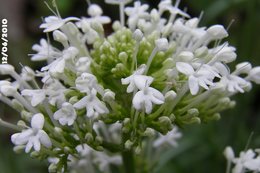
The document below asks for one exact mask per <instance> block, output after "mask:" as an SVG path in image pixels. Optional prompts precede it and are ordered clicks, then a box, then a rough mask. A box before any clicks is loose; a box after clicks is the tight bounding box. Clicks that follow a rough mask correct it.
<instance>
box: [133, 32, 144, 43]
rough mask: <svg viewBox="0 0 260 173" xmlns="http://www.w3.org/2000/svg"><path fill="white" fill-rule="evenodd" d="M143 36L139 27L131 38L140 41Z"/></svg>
mask: <svg viewBox="0 0 260 173" xmlns="http://www.w3.org/2000/svg"><path fill="white" fill-rule="evenodd" d="M143 37H144V34H143V33H142V31H141V30H140V29H136V30H135V32H134V33H133V39H135V40H136V41H137V42H140V41H141V40H142V39H143Z"/></svg>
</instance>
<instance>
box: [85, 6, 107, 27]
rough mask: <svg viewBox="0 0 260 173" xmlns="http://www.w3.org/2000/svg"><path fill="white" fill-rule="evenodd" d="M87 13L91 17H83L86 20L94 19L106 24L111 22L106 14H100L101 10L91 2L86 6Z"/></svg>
mask: <svg viewBox="0 0 260 173" xmlns="http://www.w3.org/2000/svg"><path fill="white" fill-rule="evenodd" d="M88 14H89V15H90V16H91V18H85V19H86V20H87V21H88V22H92V21H96V22H99V23H101V24H108V23H110V22H111V19H110V18H109V17H107V16H102V14H103V10H102V8H100V6H99V5H97V4H91V5H90V6H89V8H88Z"/></svg>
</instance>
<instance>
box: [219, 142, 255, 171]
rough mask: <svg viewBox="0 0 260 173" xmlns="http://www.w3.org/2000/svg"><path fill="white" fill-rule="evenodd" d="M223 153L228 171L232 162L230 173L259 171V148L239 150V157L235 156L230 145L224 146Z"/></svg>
mask: <svg viewBox="0 0 260 173" xmlns="http://www.w3.org/2000/svg"><path fill="white" fill-rule="evenodd" d="M224 155H225V157H226V159H227V162H228V172H230V169H231V164H232V163H233V164H234V167H233V169H232V173H245V172H254V173H257V172H260V152H259V149H255V151H254V150H252V149H248V150H245V151H241V152H240V154H239V157H235V154H234V151H233V149H232V148H231V147H229V146H228V147H226V149H225V151H224Z"/></svg>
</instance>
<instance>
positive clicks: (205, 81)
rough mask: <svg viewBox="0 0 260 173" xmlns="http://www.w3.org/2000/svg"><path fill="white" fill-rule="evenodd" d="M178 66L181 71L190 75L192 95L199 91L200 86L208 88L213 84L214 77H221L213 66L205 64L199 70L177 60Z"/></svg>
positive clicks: (189, 81)
mask: <svg viewBox="0 0 260 173" xmlns="http://www.w3.org/2000/svg"><path fill="white" fill-rule="evenodd" d="M176 68H177V70H178V71H179V72H181V73H183V74H185V75H186V76H188V77H189V79H188V84H189V88H190V92H191V94H192V95H196V94H197V93H198V92H199V86H201V87H203V88H204V89H206V90H208V89H209V87H208V85H209V86H213V85H214V84H213V79H214V78H215V77H219V75H218V74H217V73H216V72H215V71H214V70H213V68H212V67H211V66H208V65H206V64H203V65H202V66H200V67H199V69H198V70H197V71H195V70H194V68H193V67H192V66H191V65H190V64H188V63H185V62H177V63H176Z"/></svg>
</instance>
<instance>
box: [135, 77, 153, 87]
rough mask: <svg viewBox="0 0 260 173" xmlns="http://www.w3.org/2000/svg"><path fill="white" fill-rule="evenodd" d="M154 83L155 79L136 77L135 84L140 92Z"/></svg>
mask: <svg viewBox="0 0 260 173" xmlns="http://www.w3.org/2000/svg"><path fill="white" fill-rule="evenodd" d="M152 82H153V78H152V77H150V76H144V75H134V83H135V85H136V87H137V88H138V89H139V90H142V89H144V88H145V86H150V85H151V83H152Z"/></svg>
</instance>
